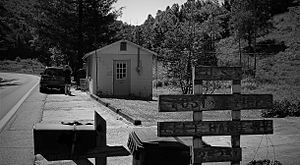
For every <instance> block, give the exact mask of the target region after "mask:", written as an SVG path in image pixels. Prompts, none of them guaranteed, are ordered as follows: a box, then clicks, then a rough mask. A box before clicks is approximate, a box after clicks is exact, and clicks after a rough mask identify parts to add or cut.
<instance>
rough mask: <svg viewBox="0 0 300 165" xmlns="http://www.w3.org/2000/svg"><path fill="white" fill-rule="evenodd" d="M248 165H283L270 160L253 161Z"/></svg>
mask: <svg viewBox="0 0 300 165" xmlns="http://www.w3.org/2000/svg"><path fill="white" fill-rule="evenodd" d="M247 165H282V164H281V163H280V162H279V161H277V160H275V161H274V162H273V161H270V160H268V159H264V160H252V161H251V162H249V163H247Z"/></svg>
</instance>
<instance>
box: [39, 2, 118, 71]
mask: <svg viewBox="0 0 300 165" xmlns="http://www.w3.org/2000/svg"><path fill="white" fill-rule="evenodd" d="M115 2H116V0H65V1H57V0H49V1H39V3H38V5H36V12H37V13H38V14H37V16H36V17H35V23H36V24H35V27H36V30H37V34H38V35H37V36H36V40H35V44H36V45H42V46H43V47H45V48H54V47H55V48H59V49H60V50H61V52H62V53H63V54H66V56H67V58H66V60H67V61H65V63H69V62H70V64H71V66H72V68H73V69H74V71H75V72H76V70H78V69H79V68H81V67H82V63H83V61H82V57H83V54H84V53H87V52H89V51H92V50H95V49H97V48H99V47H100V46H104V45H107V44H109V43H111V42H112V40H113V39H114V35H115V30H117V29H116V28H111V27H112V26H113V24H114V23H115V19H116V18H117V16H118V14H119V11H118V10H116V11H113V10H112V4H113V3H115ZM74 23H76V24H75V25H74ZM82 27H84V28H82Z"/></svg>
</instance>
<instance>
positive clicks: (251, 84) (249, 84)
mask: <svg viewBox="0 0 300 165" xmlns="http://www.w3.org/2000/svg"><path fill="white" fill-rule="evenodd" d="M242 87H243V88H245V89H249V90H255V89H257V87H258V85H257V83H256V81H255V80H254V79H252V78H246V79H244V80H243V81H242Z"/></svg>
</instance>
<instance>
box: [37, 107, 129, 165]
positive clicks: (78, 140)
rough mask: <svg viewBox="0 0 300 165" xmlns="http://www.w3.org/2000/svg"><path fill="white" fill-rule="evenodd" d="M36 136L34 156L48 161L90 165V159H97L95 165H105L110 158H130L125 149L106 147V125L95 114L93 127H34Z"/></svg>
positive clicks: (55, 125) (49, 125)
mask: <svg viewBox="0 0 300 165" xmlns="http://www.w3.org/2000/svg"><path fill="white" fill-rule="evenodd" d="M33 136H34V154H35V155H36V154H41V155H43V157H45V159H47V160H49V161H54V160H74V162H76V163H77V164H87V162H88V160H87V158H96V161H95V162H96V164H100V163H101V165H102V164H103V165H105V164H107V163H106V158H107V157H112V156H128V155H130V153H129V152H128V151H127V150H126V149H125V148H124V147H123V146H107V144H106V121H105V120H104V119H103V118H102V117H101V116H100V115H99V114H98V113H97V112H96V111H95V124H94V125H61V124H41V123H38V124H35V125H34V128H33Z"/></svg>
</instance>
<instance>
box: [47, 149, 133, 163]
mask: <svg viewBox="0 0 300 165" xmlns="http://www.w3.org/2000/svg"><path fill="white" fill-rule="evenodd" d="M128 155H130V153H129V152H128V151H127V150H126V149H125V148H124V147H123V146H106V147H96V148H94V149H91V150H90V151H87V152H86V153H84V154H73V155H70V154H69V153H62V152H48V153H43V157H45V159H47V160H48V161H53V160H76V159H78V160H79V159H83V158H104V157H114V156H128Z"/></svg>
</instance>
